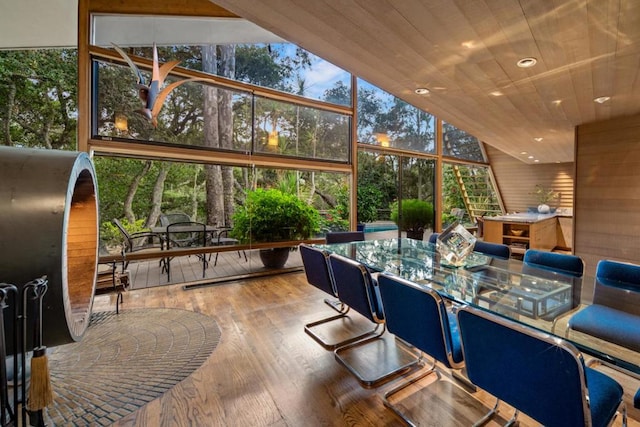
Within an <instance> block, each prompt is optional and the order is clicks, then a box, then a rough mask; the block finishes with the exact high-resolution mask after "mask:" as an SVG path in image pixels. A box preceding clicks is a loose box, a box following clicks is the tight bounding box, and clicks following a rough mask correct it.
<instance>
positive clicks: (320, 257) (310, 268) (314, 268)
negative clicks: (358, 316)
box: [299, 243, 376, 350]
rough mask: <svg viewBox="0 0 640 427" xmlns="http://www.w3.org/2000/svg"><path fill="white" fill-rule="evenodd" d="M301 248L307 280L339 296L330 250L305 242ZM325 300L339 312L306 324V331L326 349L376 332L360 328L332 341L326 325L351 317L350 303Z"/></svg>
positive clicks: (324, 290)
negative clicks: (330, 261)
mask: <svg viewBox="0 0 640 427" xmlns="http://www.w3.org/2000/svg"><path fill="white" fill-rule="evenodd" d="M299 248H300V256H301V257H302V265H303V266H304V272H305V275H306V277H307V282H308V283H309V284H310V285H312V286H315V287H316V288H317V289H320V290H321V291H323V292H324V293H326V294H327V295H330V296H331V297H333V298H338V292H337V291H336V286H335V283H334V281H333V274H332V273H331V267H330V266H329V252H327V251H324V250H321V249H318V248H314V247H312V246H309V245H307V244H304V243H301V244H300V246H299ZM324 302H325V304H327V305H328V306H329V307H331V308H332V309H333V310H335V311H336V312H337V313H338V314H337V315H333V316H330V317H326V318H323V319H320V320H316V321H314V322H311V323H308V324H306V325H305V326H304V331H305V332H306V333H307V334H308V335H309V336H310V337H311V338H313V339H314V340H315V341H316V342H317V343H318V344H320V345H321V346H322V347H324V348H325V349H327V350H335V349H336V348H338V347H340V346H343V345H346V344H349V343H352V342H355V341H359V340H361V339H364V338H366V337H369V336H372V335H373V334H375V333H376V329H373V330H371V329H368V330H366V331H364V332H362V331H359V330H358V331H356V332H354V333H351V334H349V335H347V334H345V335H344V336H342V335H341V337H340V339H338V340H334V341H330V338H331V337H323V334H322V332H323V331H324V332H325V335H326V332H327V331H326V329H325V328H324V326H325V325H327V324H328V323H330V322H334V321H338V320H344V319H347V320H348V319H349V316H348V314H347V313H348V312H349V306H348V305H346V304H343V303H341V302H340V300H339V299H338V300H337V303H336V301H335V300H329V299H325V300H324ZM346 323H347V324H346V325H345V328H344V329H348V326H350V324H351V323H353V322H346ZM318 327H319V328H318ZM316 330H318V332H316ZM340 332H342V331H340ZM345 332H346V331H345ZM336 335H337V334H336Z"/></svg>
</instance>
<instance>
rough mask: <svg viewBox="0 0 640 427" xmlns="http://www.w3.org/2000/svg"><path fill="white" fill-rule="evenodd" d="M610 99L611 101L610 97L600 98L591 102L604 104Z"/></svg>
mask: <svg viewBox="0 0 640 427" xmlns="http://www.w3.org/2000/svg"><path fill="white" fill-rule="evenodd" d="M610 99H611V97H610V96H600V97H598V98H595V99H594V100H593V102H597V103H598V104H604V103H605V102H607V101H608V100H610Z"/></svg>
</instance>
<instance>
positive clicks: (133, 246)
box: [111, 218, 163, 269]
mask: <svg viewBox="0 0 640 427" xmlns="http://www.w3.org/2000/svg"><path fill="white" fill-rule="evenodd" d="M111 222H112V223H113V224H114V225H115V226H116V227H117V228H118V230H119V231H120V233H121V234H122V237H123V238H124V240H123V241H122V246H123V256H124V257H125V262H124V266H123V268H124V269H126V268H127V267H128V265H129V261H126V254H127V253H132V252H138V251H142V250H145V249H162V246H163V240H162V236H161V235H159V234H157V233H152V232H150V231H141V232H136V233H129V232H128V231H127V229H126V228H124V226H123V225H122V223H121V222H120V221H119V220H118V219H116V218H113V219H112V220H111ZM161 262H162V261H161Z"/></svg>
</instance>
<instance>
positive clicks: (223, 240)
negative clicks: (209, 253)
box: [211, 228, 249, 266]
mask: <svg viewBox="0 0 640 427" xmlns="http://www.w3.org/2000/svg"><path fill="white" fill-rule="evenodd" d="M230 231H231V229H230V228H221V229H219V230H218V231H217V233H216V235H215V236H213V238H212V239H211V245H213V246H225V245H237V244H238V243H239V241H238V239H234V238H233V237H229V232H230ZM241 252H242V255H244V260H245V262H247V261H248V260H249V258H248V257H247V252H246V251H245V250H244V249H243V250H242V251H238V258H242V255H241V254H240V253H241ZM219 254H220V252H216V257H215V260H214V261H213V265H214V266H216V265H218V255H219Z"/></svg>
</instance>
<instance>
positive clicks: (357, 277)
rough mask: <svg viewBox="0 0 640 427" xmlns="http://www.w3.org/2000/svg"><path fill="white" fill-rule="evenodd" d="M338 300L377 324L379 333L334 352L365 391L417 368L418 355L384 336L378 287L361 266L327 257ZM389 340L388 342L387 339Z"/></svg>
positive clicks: (339, 257)
mask: <svg viewBox="0 0 640 427" xmlns="http://www.w3.org/2000/svg"><path fill="white" fill-rule="evenodd" d="M329 262H330V265H331V271H332V272H333V278H334V283H335V285H336V291H337V293H338V298H339V299H340V301H341V302H342V303H344V304H346V305H347V306H349V307H351V308H352V309H353V310H355V311H357V312H358V313H360V314H361V315H362V316H364V317H365V318H366V319H369V321H370V322H371V323H372V324H374V325H376V328H378V333H377V334H376V335H373V336H371V337H369V338H365V339H363V340H360V341H356V342H354V343H351V344H347V345H345V346H341V347H338V348H337V349H335V351H334V354H335V358H336V360H337V361H338V362H339V363H340V364H341V365H342V366H344V367H345V368H346V369H347V370H348V371H349V372H350V373H351V374H352V375H353V376H355V377H356V378H357V380H358V382H359V383H360V384H361V385H362V386H363V387H365V388H371V387H377V386H378V385H381V384H384V383H386V382H387V381H389V380H391V379H393V378H395V377H397V376H399V375H402V374H405V373H408V372H410V371H411V370H412V368H415V367H419V366H420V362H421V359H420V357H419V356H420V355H419V354H416V353H415V352H413V351H410V350H408V349H407V348H405V347H403V346H400V345H398V344H397V343H395V341H394V340H393V339H392V338H393V337H390V336H389V335H390V334H385V332H386V325H385V318H384V310H383V306H382V301H381V299H380V293H379V289H378V286H377V284H376V283H375V281H374V280H373V278H372V277H371V274H370V273H369V270H368V269H367V268H366V267H365V266H364V265H363V264H361V263H359V262H357V261H354V260H352V259H349V258H346V257H343V256H341V255H337V254H331V255H329ZM389 338H391V339H389Z"/></svg>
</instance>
